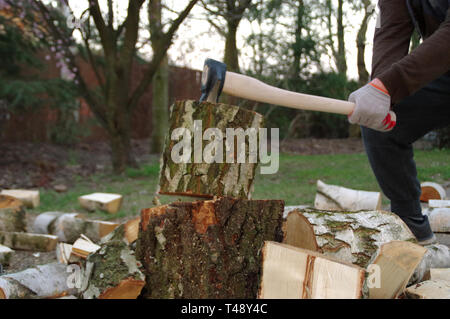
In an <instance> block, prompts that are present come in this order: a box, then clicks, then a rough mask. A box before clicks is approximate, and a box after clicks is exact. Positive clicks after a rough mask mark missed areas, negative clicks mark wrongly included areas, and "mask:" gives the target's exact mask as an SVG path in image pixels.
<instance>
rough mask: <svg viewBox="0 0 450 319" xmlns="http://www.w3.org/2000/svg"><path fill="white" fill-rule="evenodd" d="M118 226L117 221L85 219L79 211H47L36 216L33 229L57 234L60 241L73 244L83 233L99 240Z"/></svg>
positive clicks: (93, 239)
mask: <svg viewBox="0 0 450 319" xmlns="http://www.w3.org/2000/svg"><path fill="white" fill-rule="evenodd" d="M117 226H119V224H117V223H112V222H106V221H100V220H89V219H84V218H82V216H81V215H80V214H78V213H60V212H46V213H43V214H40V215H39V216H38V217H36V219H35V221H34V224H33V231H34V232H35V233H37V234H50V235H55V236H58V239H59V241H62V242H66V243H70V244H72V243H74V242H75V241H76V240H77V239H78V238H79V237H80V235H81V234H83V235H85V236H87V237H89V239H91V240H92V241H94V242H98V241H100V239H101V238H102V237H104V236H106V235H107V234H109V233H110V232H112V231H113V230H114V229H115V228H116V227H117Z"/></svg>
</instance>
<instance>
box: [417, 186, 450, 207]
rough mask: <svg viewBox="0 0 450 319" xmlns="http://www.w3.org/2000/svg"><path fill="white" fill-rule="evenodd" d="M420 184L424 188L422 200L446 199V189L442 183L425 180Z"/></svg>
mask: <svg viewBox="0 0 450 319" xmlns="http://www.w3.org/2000/svg"><path fill="white" fill-rule="evenodd" d="M420 186H421V190H422V193H421V195H420V201H421V202H426V203H428V201H429V200H430V199H440V200H442V199H445V196H446V193H445V189H444V188H443V187H442V186H441V185H439V184H437V183H433V182H425V183H422V184H420Z"/></svg>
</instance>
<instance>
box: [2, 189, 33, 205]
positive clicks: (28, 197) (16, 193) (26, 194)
mask: <svg viewBox="0 0 450 319" xmlns="http://www.w3.org/2000/svg"><path fill="white" fill-rule="evenodd" d="M0 195H7V196H12V197H14V198H17V199H18V200H20V201H21V202H22V203H23V204H24V205H25V206H26V207H28V208H36V207H38V206H39V201H40V199H39V191H38V190H27V189H4V190H2V191H1V192H0Z"/></svg>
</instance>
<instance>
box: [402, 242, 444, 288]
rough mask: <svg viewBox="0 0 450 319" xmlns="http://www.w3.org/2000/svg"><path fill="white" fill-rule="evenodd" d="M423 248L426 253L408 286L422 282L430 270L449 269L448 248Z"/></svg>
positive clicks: (434, 245)
mask: <svg viewBox="0 0 450 319" xmlns="http://www.w3.org/2000/svg"><path fill="white" fill-rule="evenodd" d="M425 248H426V250H427V251H426V253H425V255H424V256H423V258H422V260H421V262H420V264H419V265H418V266H417V268H416V270H415V271H414V274H413V275H412V277H411V279H410V281H409V283H408V286H409V285H412V284H417V283H419V282H421V281H422V280H424V278H426V277H427V274H428V273H429V271H430V269H433V268H450V248H449V247H448V246H446V245H441V244H433V245H428V246H425Z"/></svg>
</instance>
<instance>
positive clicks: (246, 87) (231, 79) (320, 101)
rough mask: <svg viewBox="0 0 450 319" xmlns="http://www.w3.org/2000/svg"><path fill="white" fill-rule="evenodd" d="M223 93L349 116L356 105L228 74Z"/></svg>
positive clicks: (240, 75)
mask: <svg viewBox="0 0 450 319" xmlns="http://www.w3.org/2000/svg"><path fill="white" fill-rule="evenodd" d="M223 92H225V93H227V94H230V95H233V96H236V97H240V98H244V99H247V100H252V101H257V102H263V103H269V104H275V105H281V106H287V107H291V108H294V109H300V110H310V111H321V112H330V113H337V114H345V115H349V114H350V113H352V112H353V109H354V107H355V104H354V103H351V102H347V101H342V100H336V99H330V98H326V97H320V96H314V95H308V94H302V93H296V92H291V91H287V90H283V89H279V88H276V87H274V86H270V85H268V84H265V83H263V82H261V81H259V80H257V79H254V78H252V77H249V76H246V75H242V74H238V73H234V72H227V73H226V76H225V83H224V86H223Z"/></svg>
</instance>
